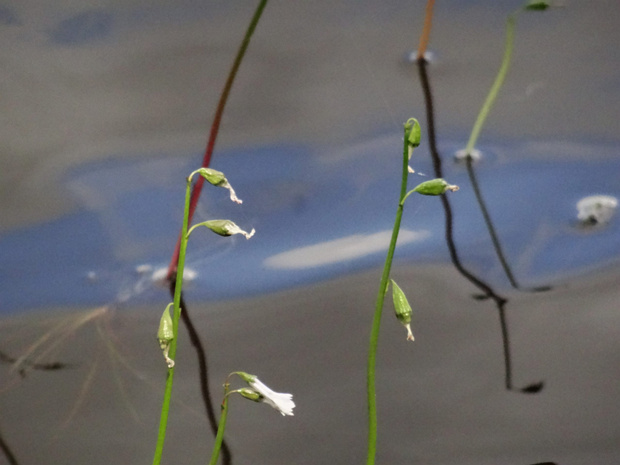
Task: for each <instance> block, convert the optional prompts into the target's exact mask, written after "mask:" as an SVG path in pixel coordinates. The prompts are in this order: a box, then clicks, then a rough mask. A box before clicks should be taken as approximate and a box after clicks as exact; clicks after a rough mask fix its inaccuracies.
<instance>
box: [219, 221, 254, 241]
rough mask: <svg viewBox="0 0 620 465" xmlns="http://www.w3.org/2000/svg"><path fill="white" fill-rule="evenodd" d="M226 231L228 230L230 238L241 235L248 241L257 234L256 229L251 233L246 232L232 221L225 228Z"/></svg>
mask: <svg viewBox="0 0 620 465" xmlns="http://www.w3.org/2000/svg"><path fill="white" fill-rule="evenodd" d="M224 229H225V230H226V232H227V233H228V235H229V236H232V235H233V234H241V235H243V236H245V238H246V239H249V238H250V237H252V236H253V235H254V233H255V232H256V230H255V229H254V228H252V230H251V231H250V232H246V231H244V230H243V229H241V228H240V227H239V226H237V225H236V224H235V223H233V222H232V221H231V222H229V223H228V224H226V225H225V226H224Z"/></svg>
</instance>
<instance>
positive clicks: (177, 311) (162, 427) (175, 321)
mask: <svg viewBox="0 0 620 465" xmlns="http://www.w3.org/2000/svg"><path fill="white" fill-rule="evenodd" d="M191 184H192V177H191V176H189V177H188V178H187V186H186V189H185V208H184V212H183V229H182V231H181V243H180V248H179V261H178V264H177V278H176V283H175V288H174V312H173V315H172V331H173V333H174V339H172V341H171V342H170V350H169V351H168V356H169V357H170V358H171V359H172V360H175V357H176V352H177V340H178V336H179V319H180V317H181V289H182V287H183V269H184V268H185V252H186V250H187V226H188V223H189V199H190V190H191ZM174 369H175V367H174V366H173V367H171V368H168V377H167V378H166V389H165V391H164V401H163V402H162V405H161V417H160V420H159V432H158V434H157V445H156V446H155V456H154V457H153V465H159V464H160V463H161V457H162V454H163V451H164V440H165V439H166V426H167V425H168V412H169V411H170V400H171V398H172V381H173V379H174Z"/></svg>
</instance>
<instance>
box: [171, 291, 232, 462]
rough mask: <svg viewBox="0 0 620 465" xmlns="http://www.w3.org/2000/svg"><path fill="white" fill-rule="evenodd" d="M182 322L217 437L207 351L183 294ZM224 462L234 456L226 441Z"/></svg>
mask: <svg viewBox="0 0 620 465" xmlns="http://www.w3.org/2000/svg"><path fill="white" fill-rule="evenodd" d="M174 288H175V283H174V281H172V282H171V283H170V293H171V294H172V295H174ZM181 320H182V321H183V324H184V325H185V328H186V329H187V332H188V334H189V340H190V342H191V344H192V346H193V347H194V350H195V351H196V357H197V358H198V370H199V376H200V393H201V395H202V401H203V403H204V406H205V411H206V413H207V419H208V420H209V426H210V427H211V431H212V433H213V436H214V437H215V436H216V435H217V428H218V423H217V419H216V416H215V408H214V407H213V400H212V399H211V391H210V389H209V369H208V365H207V351H206V350H205V347H204V345H203V343H202V341H201V339H200V335H199V334H198V331H197V330H196V327H195V326H194V323H193V321H192V319H191V317H190V314H189V311H188V309H187V305H186V304H185V300H184V299H183V294H182V293H181ZM221 452H222V462H223V464H224V465H230V464H231V463H232V454H231V452H230V449H229V448H228V444H227V443H226V441H224V442H222V449H221Z"/></svg>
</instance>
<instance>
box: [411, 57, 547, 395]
mask: <svg viewBox="0 0 620 465" xmlns="http://www.w3.org/2000/svg"><path fill="white" fill-rule="evenodd" d="M417 64H418V71H419V76H420V82H421V84H422V91H423V93H424V103H425V107H426V127H427V128H428V140H429V147H430V152H431V157H432V160H433V168H434V170H435V177H438V178H441V177H443V174H442V166H441V156H440V155H439V150H438V149H437V134H436V131H435V114H434V107H433V94H432V91H431V87H430V82H429V79H428V72H427V69H426V67H427V65H428V62H427V61H426V60H424V59H418V60H417ZM440 198H441V204H442V206H443V210H444V214H445V218H446V230H445V231H446V232H445V236H446V244H447V246H448V251H449V253H450V259H451V261H452V264H453V265H454V267H455V268H456V269H457V271H458V272H459V273H460V274H461V275H462V276H463V277H465V278H466V279H467V280H468V281H469V282H471V283H472V284H473V285H474V286H476V287H477V288H478V289H480V290H481V291H482V293H483V295H482V298H484V299H491V300H493V302H494V303H495V306H496V308H497V311H498V314H499V322H500V327H501V332H502V346H503V351H504V370H505V371H504V373H505V377H504V379H505V385H506V389H507V390H509V391H512V390H515V389H514V387H513V385H512V355H511V353H510V335H509V331H508V322H507V318H506V308H505V306H506V304H507V303H508V299H506V298H505V297H503V296H501V295H499V294H498V293H496V292H495V291H494V290H493V289H492V288H491V286H489V285H488V284H487V283H485V282H484V281H482V280H481V279H480V278H478V277H476V276H475V275H474V274H473V273H471V272H470V271H468V270H467V269H466V268H465V267H464V266H463V264H462V263H461V260H460V258H459V255H458V251H457V248H456V244H455V242H454V233H453V215H452V207H451V205H450V200H449V199H448V197H447V196H445V195H442V196H441V197H440ZM542 387H543V383H542V382H539V383H534V384H530V385H528V386H526V387H525V388H522V389H516V390H517V391H520V392H525V393H530V394H533V393H536V392H539V391H540V390H541V389H542Z"/></svg>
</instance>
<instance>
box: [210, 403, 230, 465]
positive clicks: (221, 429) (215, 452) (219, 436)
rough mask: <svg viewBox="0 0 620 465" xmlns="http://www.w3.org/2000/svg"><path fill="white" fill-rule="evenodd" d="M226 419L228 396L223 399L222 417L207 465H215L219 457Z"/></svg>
mask: <svg viewBox="0 0 620 465" xmlns="http://www.w3.org/2000/svg"><path fill="white" fill-rule="evenodd" d="M226 418H228V396H226V397H224V401H223V402H222V415H221V416H220V423H219V425H218V427H217V436H215V444H214V445H213V453H212V454H211V461H210V462H209V465H216V464H217V459H218V458H219V456H220V449H221V448H222V441H223V440H224V431H225V430H226Z"/></svg>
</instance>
